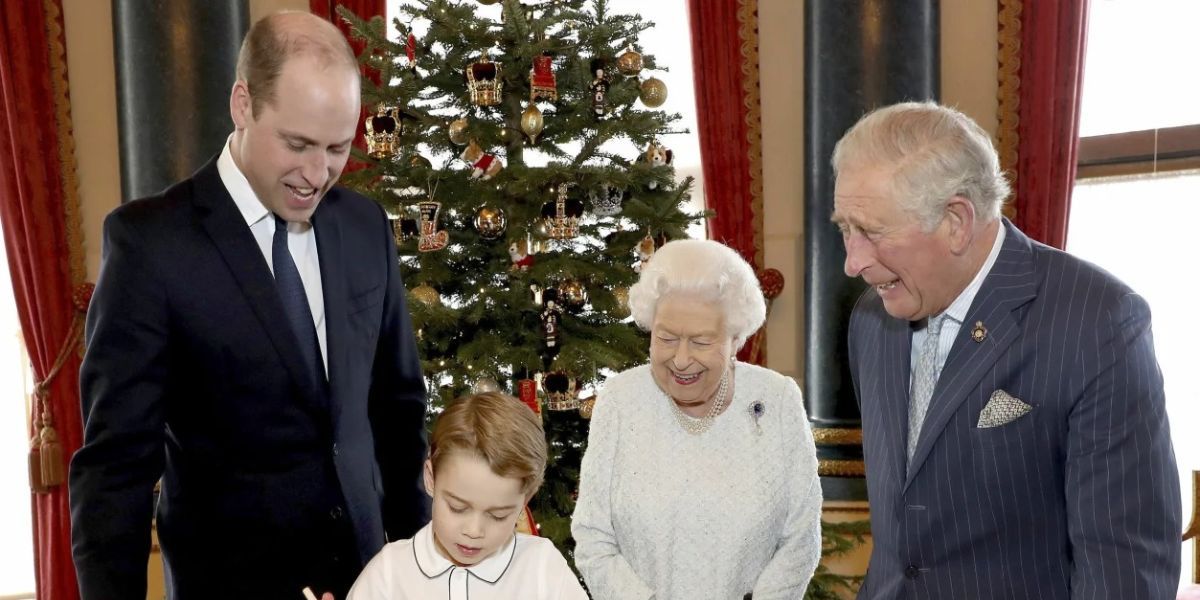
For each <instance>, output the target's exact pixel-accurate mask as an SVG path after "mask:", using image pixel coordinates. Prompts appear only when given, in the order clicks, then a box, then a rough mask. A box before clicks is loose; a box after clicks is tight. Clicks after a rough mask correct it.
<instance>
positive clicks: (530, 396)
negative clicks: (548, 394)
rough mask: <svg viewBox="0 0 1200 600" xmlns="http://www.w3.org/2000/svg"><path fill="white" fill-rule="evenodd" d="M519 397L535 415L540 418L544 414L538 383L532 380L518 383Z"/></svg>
mask: <svg viewBox="0 0 1200 600" xmlns="http://www.w3.org/2000/svg"><path fill="white" fill-rule="evenodd" d="M517 397H518V398H520V399H521V402H524V403H525V406H528V407H529V410H532V411H533V414H535V415H539V416H540V415H541V414H542V405H541V403H540V402H538V397H537V381H534V380H532V379H522V380H520V381H518V382H517Z"/></svg>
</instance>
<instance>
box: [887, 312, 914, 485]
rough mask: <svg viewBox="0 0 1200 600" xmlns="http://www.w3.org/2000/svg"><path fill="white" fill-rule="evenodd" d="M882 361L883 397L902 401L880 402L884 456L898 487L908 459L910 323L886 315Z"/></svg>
mask: <svg viewBox="0 0 1200 600" xmlns="http://www.w3.org/2000/svg"><path fill="white" fill-rule="evenodd" d="M883 323H884V332H883V361H882V363H881V365H882V369H883V372H882V373H881V377H882V380H881V384H880V385H881V386H882V388H883V398H897V399H900V398H902V399H903V400H904V401H903V402H896V401H885V402H881V403H880V408H881V410H882V411H883V419H884V427H883V431H884V432H885V433H886V435H885V436H884V444H885V447H884V449H883V450H884V456H886V457H887V460H888V461H889V462H890V463H891V464H889V465H888V468H887V473H888V474H889V476H890V477H893V478H897V479H899V480H900V481H897V482H896V483H897V485H899V483H900V482H901V481H902V480H903V478H904V476H905V463H906V462H907V459H908V452H907V448H908V392H909V385H908V380H909V362H910V360H909V356H910V354H911V352H912V334H911V327H910V325H909V322H908V321H905V320H903V319H893V318H891V317H888V316H886V314H885V318H884V320H883Z"/></svg>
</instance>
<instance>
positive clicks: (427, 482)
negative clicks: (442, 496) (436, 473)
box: [425, 459, 433, 498]
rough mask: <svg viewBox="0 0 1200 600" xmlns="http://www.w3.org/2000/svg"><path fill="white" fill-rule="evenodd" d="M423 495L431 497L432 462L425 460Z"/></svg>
mask: <svg viewBox="0 0 1200 600" xmlns="http://www.w3.org/2000/svg"><path fill="white" fill-rule="evenodd" d="M425 493H426V494H429V497H430V498H432V497H433V461H431V460H429V459H425Z"/></svg>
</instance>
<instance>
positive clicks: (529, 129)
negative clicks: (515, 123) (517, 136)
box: [521, 102, 545, 144]
mask: <svg viewBox="0 0 1200 600" xmlns="http://www.w3.org/2000/svg"><path fill="white" fill-rule="evenodd" d="M544 125H545V122H544V121H543V120H542V111H540V110H538V107H537V105H536V104H534V103H532V102H530V103H529V107H528V108H526V109H525V112H523V113H521V131H523V132H525V135H527V136H529V143H531V144H536V143H537V136H538V134H540V133H541V132H542V127H543V126H544Z"/></svg>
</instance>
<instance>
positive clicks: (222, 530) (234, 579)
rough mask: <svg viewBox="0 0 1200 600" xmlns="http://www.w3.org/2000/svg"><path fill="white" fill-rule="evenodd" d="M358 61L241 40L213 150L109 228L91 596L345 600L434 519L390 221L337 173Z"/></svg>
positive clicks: (98, 351)
mask: <svg viewBox="0 0 1200 600" xmlns="http://www.w3.org/2000/svg"><path fill="white" fill-rule="evenodd" d="M359 96H360V92H359V75H358V65H357V63H356V61H355V58H354V55H353V53H352V52H351V51H350V48H349V46H348V44H347V43H346V41H345V39H343V37H342V35H341V34H340V33H339V32H338V30H337V29H336V28H335V27H334V26H333V25H331V24H330V23H328V22H326V21H323V20H321V19H319V18H317V17H314V16H312V15H309V14H305V13H280V14H275V15H272V16H269V17H267V18H266V19H264V20H262V21H260V22H258V23H256V24H255V25H254V26H253V27H252V28H251V30H250V31H249V33H248V34H247V36H246V40H245V42H244V43H243V46H242V50H241V54H240V56H239V60H238V76H237V81H236V82H235V83H234V84H233V89H232V93H231V95H230V110H231V113H232V117H233V122H234V125H235V130H234V132H233V134H232V135H231V136H230V137H229V140H228V142H227V144H226V146H225V148H224V149H223V150H222V152H221V154H220V155H219V156H218V157H217V158H215V159H214V160H213V161H212V162H210V163H209V164H207V165H206V166H204V167H203V168H201V169H200V170H199V171H197V172H196V173H195V174H194V175H193V176H192V177H191V178H189V179H187V180H184V181H182V182H180V183H178V184H176V185H174V186H173V187H171V188H169V189H167V190H166V191H164V192H163V193H161V194H160V195H157V196H154V197H151V198H146V199H142V200H138V201H135V202H131V203H129V204H127V205H124V206H122V207H120V208H118V209H117V210H115V211H113V213H112V214H111V215H109V217H108V218H107V220H106V221H105V230H104V231H105V234H104V235H105V237H104V250H105V256H104V262H103V266H102V268H101V273H100V278H99V282H98V283H97V286H96V292H95V295H94V297H93V300H92V305H91V308H90V310H89V312H88V320H87V351H86V355H85V357H84V361H83V367H82V370H81V373H80V380H81V386H82V397H83V413H84V422H85V433H84V444H83V447H82V448H81V449H80V450H79V452H78V453H77V454H76V455H75V456H74V459H73V460H72V463H71V476H70V491H71V520H72V534H73V550H74V558H75V565H76V569H77V571H78V575H79V585H80V590H81V592H82V596H83V598H84V599H85V600H91V599H102V600H111V599H114V598H125V599H133V598H144V597H145V595H146V565H147V558H148V555H149V552H150V526H151V517H152V515H154V514H155V506H154V487H155V483H156V482H157V481H159V479H160V478H161V480H162V487H161V492H160V495H159V500H158V505H157V532H158V539H159V543H160V545H161V548H162V554H163V559H164V563H165V571H166V579H167V588H168V589H167V597H168V598H174V599H178V600H187V599H191V598H197V599H201V598H202V599H205V600H211V599H212V598H218V597H221V598H247V599H249V598H254V599H262V598H301V597H302V596H301V590H302V589H303V588H304V587H311V588H313V589H314V590H316V591H317V593H321V592H323V591H329V592H333V593H334V594H335V595H337V597H338V598H342V597H344V595H345V593H346V591H347V590H348V589H349V587H350V585H351V584H352V583H353V581H354V579H355V577H356V576H357V574H358V573H359V571H360V570H361V569H362V566H363V565H364V564H365V562H366V561H367V560H369V559H370V558H371V557H372V556H373V555H374V554H375V553H376V552H377V551H378V550H379V549H380V548H381V547H382V546H383V544H384V543H385V541H386V540H387V539H388V538H390V539H399V538H406V537H410V536H411V535H412V534H413V533H415V532H416V531H417V530H418V529H419V528H420V527H421V526H422V525H423V524H424V523H425V522H427V521H428V504H427V502H428V501H427V497H426V495H425V494H424V492H423V490H422V489H421V486H420V483H419V479H420V476H421V465H422V462H423V460H424V459H425V452H426V439H425V429H424V414H425V387H424V380H423V378H422V375H421V368H420V362H419V360H418V356H417V353H416V342H415V340H414V337H413V332H412V326H411V322H410V318H409V315H408V310H407V307H406V304H405V289H404V287H403V285H402V284H401V281H400V276H399V269H398V263H397V258H396V252H395V248H394V242H393V240H392V234H391V228H390V227H389V225H388V220H387V218H386V215H385V213H384V212H383V210H382V209H381V208H380V207H379V206H378V205H377V204H375V203H374V202H372V201H371V200H369V199H367V198H365V197H363V196H360V195H358V194H355V193H353V192H351V191H349V190H346V189H344V188H340V187H335V186H334V182H336V181H337V179H338V176H339V175H340V174H341V172H342V168H343V167H344V166H345V164H346V160H347V157H348V155H349V151H350V146H351V143H352V142H353V141H354V136H355V127H356V124H357V121H358V117H359Z"/></svg>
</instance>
